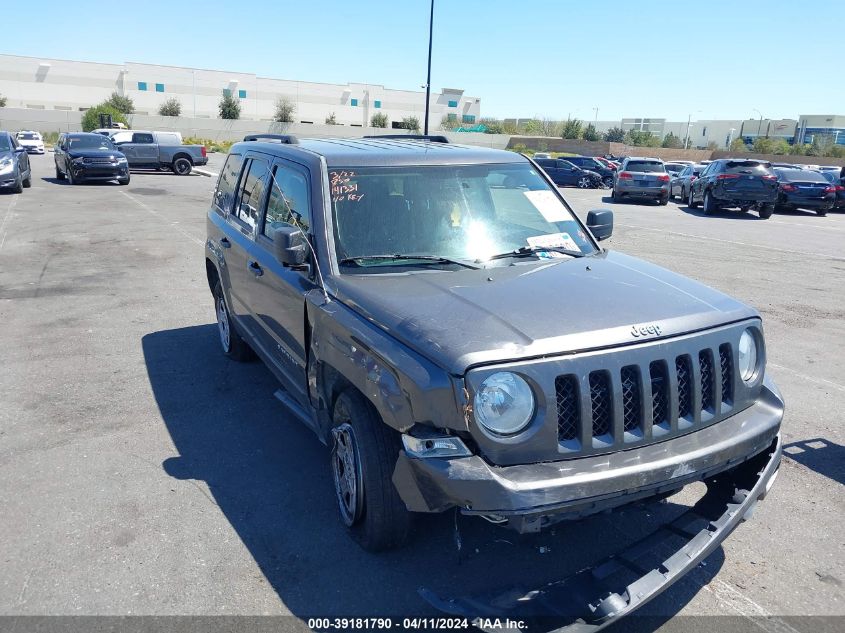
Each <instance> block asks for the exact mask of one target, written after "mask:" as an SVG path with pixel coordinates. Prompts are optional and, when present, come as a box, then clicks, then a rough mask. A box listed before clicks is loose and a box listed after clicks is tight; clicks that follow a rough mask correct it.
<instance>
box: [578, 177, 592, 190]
mask: <svg viewBox="0 0 845 633" xmlns="http://www.w3.org/2000/svg"><path fill="white" fill-rule="evenodd" d="M577 184H578V188H579V189H592V187H593V180H592V178H589V177H588V176H581V177H580V178H579V179H578V183H577Z"/></svg>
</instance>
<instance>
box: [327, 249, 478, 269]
mask: <svg viewBox="0 0 845 633" xmlns="http://www.w3.org/2000/svg"><path fill="white" fill-rule="evenodd" d="M378 259H381V260H387V261H405V260H416V261H419V262H420V263H421V264H455V265H456V266H463V267H464V268H471V269H473V270H477V269H478V266H473V265H472V264H469V263H467V262H462V261H460V260H458V259H450V258H449V257H441V256H440V255H402V254H399V253H396V254H393V255H360V256H358V257H346V258H344V259H341V260H340V262H339V263H340V264H341V265H344V264H355V265H358V262H365V261H372V260H378Z"/></svg>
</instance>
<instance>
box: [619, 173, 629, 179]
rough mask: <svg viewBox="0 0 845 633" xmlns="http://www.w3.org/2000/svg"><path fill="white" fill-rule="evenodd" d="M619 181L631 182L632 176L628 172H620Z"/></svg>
mask: <svg viewBox="0 0 845 633" xmlns="http://www.w3.org/2000/svg"><path fill="white" fill-rule="evenodd" d="M619 179H620V180H631V174H629V173H628V172H627V171H620V172H619Z"/></svg>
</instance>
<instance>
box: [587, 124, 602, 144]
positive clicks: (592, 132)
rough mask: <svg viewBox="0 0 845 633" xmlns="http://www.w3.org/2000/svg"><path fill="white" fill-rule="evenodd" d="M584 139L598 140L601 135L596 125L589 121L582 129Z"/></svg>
mask: <svg viewBox="0 0 845 633" xmlns="http://www.w3.org/2000/svg"><path fill="white" fill-rule="evenodd" d="M584 140H585V141H600V140H601V135H600V134H599V133H598V132H597V131H596V126H595V125H593V124H592V123H590V124H589V125H587V127H586V128H585V129H584Z"/></svg>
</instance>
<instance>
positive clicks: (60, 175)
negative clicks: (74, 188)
mask: <svg viewBox="0 0 845 633" xmlns="http://www.w3.org/2000/svg"><path fill="white" fill-rule="evenodd" d="M64 179H65V174H64V172H63V171H62V170H61V169H59V165H58V163H57V164H56V180H64Z"/></svg>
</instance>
